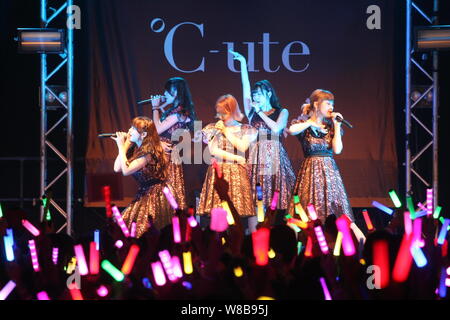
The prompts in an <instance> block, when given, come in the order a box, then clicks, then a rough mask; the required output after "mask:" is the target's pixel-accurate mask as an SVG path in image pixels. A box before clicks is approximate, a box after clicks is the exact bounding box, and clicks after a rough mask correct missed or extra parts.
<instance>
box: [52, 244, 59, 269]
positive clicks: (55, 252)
mask: <svg viewBox="0 0 450 320" xmlns="http://www.w3.org/2000/svg"><path fill="white" fill-rule="evenodd" d="M58 254H59V249H58V248H56V247H55V248H53V249H52V261H53V264H54V265H57V264H58Z"/></svg>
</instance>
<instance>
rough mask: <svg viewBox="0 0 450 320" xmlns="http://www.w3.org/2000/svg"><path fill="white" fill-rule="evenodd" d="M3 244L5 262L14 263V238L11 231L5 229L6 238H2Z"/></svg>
mask: <svg viewBox="0 0 450 320" xmlns="http://www.w3.org/2000/svg"><path fill="white" fill-rule="evenodd" d="M3 242H4V243H5V253H6V260H8V261H9V262H11V261H14V249H13V246H14V238H13V235H12V229H6V236H3Z"/></svg>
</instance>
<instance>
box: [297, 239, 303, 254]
mask: <svg viewBox="0 0 450 320" xmlns="http://www.w3.org/2000/svg"><path fill="white" fill-rule="evenodd" d="M302 247H303V243H301V242H300V241H299V242H297V255H299V254H300V252H302Z"/></svg>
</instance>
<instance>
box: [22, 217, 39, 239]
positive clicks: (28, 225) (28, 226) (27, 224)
mask: <svg viewBox="0 0 450 320" xmlns="http://www.w3.org/2000/svg"><path fill="white" fill-rule="evenodd" d="M22 225H23V226H24V227H25V229H27V230H28V231H30V233H31V234H32V235H33V236H35V237H37V236H38V235H40V234H41V232H40V231H39V230H38V229H37V228H36V227H35V226H33V225H32V224H31V223H30V221H28V220H26V219H22Z"/></svg>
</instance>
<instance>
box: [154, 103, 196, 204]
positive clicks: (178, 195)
mask: <svg viewBox="0 0 450 320" xmlns="http://www.w3.org/2000/svg"><path fill="white" fill-rule="evenodd" d="M172 114H175V115H177V117H178V122H177V123H176V124H174V125H173V126H172V127H170V128H169V129H167V130H166V131H164V132H163V133H161V134H160V135H159V137H160V139H161V142H162V143H163V144H164V146H165V150H166V153H167V154H168V156H169V158H170V162H169V169H168V176H167V177H168V181H169V183H170V185H171V186H172V187H173V188H174V192H175V193H174V196H175V200H176V201H177V203H178V206H179V208H181V209H185V208H186V193H185V188H184V174H183V163H182V161H181V158H180V157H179V153H178V152H174V150H176V148H177V144H178V143H179V142H180V141H181V140H182V138H180V137H182V136H183V132H186V130H189V129H188V123H189V120H188V118H186V119H181V117H180V114H179V113H178V112H177V109H175V110H173V111H172V112H171V113H169V114H168V116H169V115H172ZM191 121H192V119H191ZM172 135H173V136H172ZM172 138H174V140H175V141H172Z"/></svg>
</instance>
